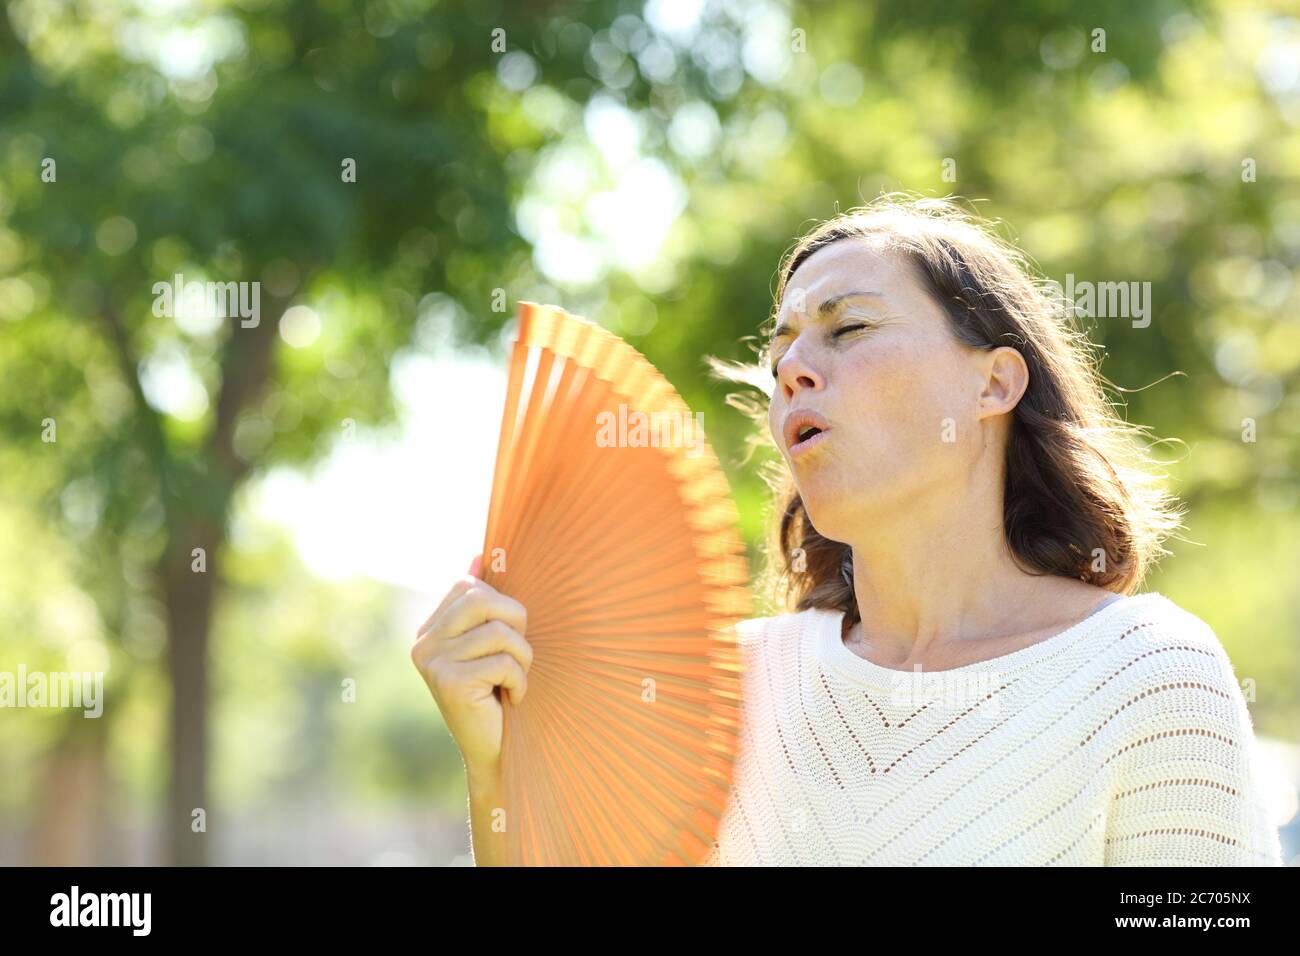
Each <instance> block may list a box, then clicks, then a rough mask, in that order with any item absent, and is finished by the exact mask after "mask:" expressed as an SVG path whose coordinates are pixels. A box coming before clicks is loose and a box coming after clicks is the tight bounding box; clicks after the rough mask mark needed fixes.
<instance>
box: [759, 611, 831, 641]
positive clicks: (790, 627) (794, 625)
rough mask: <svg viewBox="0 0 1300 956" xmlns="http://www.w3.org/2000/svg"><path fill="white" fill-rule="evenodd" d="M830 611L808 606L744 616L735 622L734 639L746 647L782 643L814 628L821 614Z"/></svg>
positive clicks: (822, 618) (821, 618)
mask: <svg viewBox="0 0 1300 956" xmlns="http://www.w3.org/2000/svg"><path fill="white" fill-rule="evenodd" d="M830 613H832V612H830V611H825V610H822V609H821V608H809V609H808V610H806V611H794V612H791V613H789V614H773V615H769V616H767V617H751V618H746V619H745V620H743V621H740V622H738V623H737V624H736V639H737V642H738V643H739V644H740V645H741V646H743V647H747V648H758V647H762V646H765V645H770V644H777V643H783V642H785V641H788V640H791V639H794V638H797V637H798V635H800V634H803V633H805V632H807V631H809V630H810V629H812V628H815V627H816V626H817V624H818V623H819V622H820V621H821V620H824V617H823V616H824V615H826V614H830ZM836 613H837V612H836Z"/></svg>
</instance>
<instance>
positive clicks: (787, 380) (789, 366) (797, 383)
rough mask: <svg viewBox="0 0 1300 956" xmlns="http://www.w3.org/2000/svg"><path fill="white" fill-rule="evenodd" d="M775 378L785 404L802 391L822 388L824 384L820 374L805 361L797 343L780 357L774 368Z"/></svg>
mask: <svg viewBox="0 0 1300 956" xmlns="http://www.w3.org/2000/svg"><path fill="white" fill-rule="evenodd" d="M776 377H777V383H778V385H779V386H780V388H781V394H782V396H783V397H784V398H785V400H786V402H789V401H790V400H791V399H792V398H794V397H795V395H796V394H798V393H799V392H800V391H802V390H804V389H809V388H823V387H824V386H825V384H826V383H825V381H824V380H823V378H822V376H821V373H819V372H818V371H817V370H816V369H815V368H814V367H813V366H812V364H811V363H810V362H808V361H807V360H805V358H804V356H803V350H802V349H801V348H800V347H799V343H798V342H796V343H795V344H794V345H792V346H790V348H788V349H786V353H785V354H784V355H782V356H781V361H780V362H778V363H777V366H776Z"/></svg>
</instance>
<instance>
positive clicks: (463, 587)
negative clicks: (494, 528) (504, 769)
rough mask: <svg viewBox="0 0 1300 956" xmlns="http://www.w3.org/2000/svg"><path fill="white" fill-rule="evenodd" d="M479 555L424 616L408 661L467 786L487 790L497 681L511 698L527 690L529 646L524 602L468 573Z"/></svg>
mask: <svg viewBox="0 0 1300 956" xmlns="http://www.w3.org/2000/svg"><path fill="white" fill-rule="evenodd" d="M481 562H482V556H481V555H480V556H479V557H476V558H475V559H474V560H473V561H472V562H470V569H469V574H467V575H466V576H464V577H462V578H461V579H460V580H458V581H456V583H455V584H453V585H452V586H451V590H450V591H448V592H447V596H446V597H444V598H443V599H442V603H441V604H440V605H438V609H437V610H436V611H434V612H433V614H432V615H430V616H429V619H428V620H427V621H425V622H424V624H423V626H421V628H420V630H419V634H418V636H417V637H416V641H415V646H414V647H412V648H411V661H412V662H413V663H414V664H415V666H416V669H417V670H419V672H420V675H421V676H422V677H423V678H424V682H425V683H426V684H427V685H428V686H429V691H430V692H431V693H432V694H433V699H434V701H435V702H436V703H437V705H438V710H439V711H441V713H442V718H443V720H444V721H445V722H446V724H447V729H448V730H450V731H451V736H452V738H453V739H454V740H455V741H456V746H457V747H459V748H460V754H461V759H462V760H464V762H465V772H466V775H467V776H468V778H469V782H470V786H471V790H473V789H474V788H475V787H476V786H477V787H478V788H479V789H480V790H481V791H483V792H485V793H495V792H496V789H497V787H498V785H499V780H500V769H501V736H502V727H503V716H502V706H501V698H500V696H499V694H498V691H497V688H498V687H504V688H505V689H506V691H508V692H509V693H510V700H511V701H512V702H513V703H515V704H518V703H519V702H520V701H522V700H523V699H524V695H525V694H526V693H527V691H528V669H529V668H530V667H531V666H532V663H533V649H532V647H531V646H530V645H529V643H528V642H527V641H526V640H524V632H525V629H526V627H527V623H528V615H527V612H526V611H525V610H524V606H523V605H522V604H520V603H519V602H518V601H516V600H515V599H514V598H510V597H506V595H504V594H501V593H500V592H499V591H497V590H496V589H495V588H493V587H492V586H491V585H489V584H486V583H485V582H483V581H481V580H479V579H478V577H476V575H477V574H478V572H479V569H480V567H481Z"/></svg>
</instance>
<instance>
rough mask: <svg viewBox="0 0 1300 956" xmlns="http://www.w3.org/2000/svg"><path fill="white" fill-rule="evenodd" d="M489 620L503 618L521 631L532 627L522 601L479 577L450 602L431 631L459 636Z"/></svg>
mask: <svg viewBox="0 0 1300 956" xmlns="http://www.w3.org/2000/svg"><path fill="white" fill-rule="evenodd" d="M488 621H501V622H503V623H505V624H507V625H508V626H510V627H511V628H513V629H514V630H516V631H518V632H519V633H520V634H525V633H527V630H528V614H527V612H526V611H525V610H524V606H523V605H522V604H520V603H519V602H518V601H516V600H515V599H514V598H512V597H508V596H506V595H504V594H502V593H501V592H500V591H498V590H496V588H494V587H492V586H491V585H489V584H484V583H483V582H482V581H478V582H476V583H475V584H473V585H471V586H470V587H469V588H467V589H466V590H464V591H463V592H461V594H460V596H459V597H457V598H456V599H455V600H453V601H452V602H451V603H450V604H448V605H447V607H446V609H445V610H444V611H443V612H442V615H441V616H440V617H439V618H438V620H436V621H434V622H433V623H432V625H431V628H430V630H429V632H428V633H430V634H437V635H438V636H440V637H442V638H452V637H459V636H460V635H462V634H464V633H465V632H466V631H468V630H470V629H471V628H474V627H478V626H479V625H480V624H486V623H487V622H488Z"/></svg>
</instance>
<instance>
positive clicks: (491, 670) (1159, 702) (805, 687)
mask: <svg viewBox="0 0 1300 956" xmlns="http://www.w3.org/2000/svg"><path fill="white" fill-rule="evenodd" d="M774 318H775V319H776V327H775V329H774V330H773V332H772V334H771V336H770V339H769V340H768V341H767V343H766V346H765V349H764V353H765V354H764V361H763V362H762V363H761V365H762V366H764V370H763V373H762V374H763V375H765V376H770V378H768V381H769V382H770V383H771V385H770V398H769V400H768V401H767V402H765V403H762V404H761V405H759V406H754V405H750V406H748V408H749V410H751V411H763V412H765V414H766V416H767V424H768V428H769V430H770V433H771V436H772V438H773V440H774V441H775V443H776V445H777V447H778V448H779V449H780V452H781V455H782V457H783V459H784V463H785V466H786V468H785V469H784V474H783V480H782V482H781V485H780V486H779V487H778V489H777V493H778V499H777V507H776V509H775V514H776V517H777V521H778V524H777V528H776V534H775V536H774V544H775V547H774V549H773V551H774V554H775V556H776V560H775V561H773V562H770V564H771V567H770V573H769V575H768V577H767V583H768V584H770V585H773V586H777V587H782V586H783V589H784V593H785V596H786V599H787V606H788V607H789V608H790V612H789V613H786V614H780V615H776V616H771V617H765V618H758V619H754V620H750V621H746V622H743V623H742V624H741V625H740V627H739V628H738V634H739V637H740V640H741V643H742V646H743V648H744V653H745V663H746V669H745V684H744V687H745V695H744V714H743V720H742V737H741V746H740V753H739V755H738V760H737V765H736V774H735V779H734V782H733V786H732V791H731V795H730V799H729V801H728V804H727V807H726V812H725V814H724V817H723V820H722V823H721V826H720V830H719V835H718V840H717V843H716V844H715V846H714V848H713V850H712V851H711V853H710V855H709V858H708V859H707V861H706V862H707V863H709V864H722V865H735V864H740V865H801V864H803V865H807V864H812V865H829V864H847V865H900V864H906V865H912V864H919V865H1030V866H1043V865H1110V866H1126V865H1129V866H1131V865H1207V866H1234V865H1279V864H1280V862H1281V859H1280V857H1281V854H1280V847H1279V842H1278V834H1277V831H1276V829H1275V828H1274V827H1273V826H1272V825H1271V823H1270V821H1269V818H1268V813H1267V810H1266V808H1265V806H1264V802H1263V798H1262V789H1261V785H1260V780H1259V759H1258V757H1257V755H1256V749H1255V740H1254V734H1253V729H1252V725H1251V719H1250V716H1249V713H1248V711H1247V709H1246V704H1245V700H1244V697H1243V695H1242V693H1241V691H1240V689H1239V687H1238V684H1237V680H1236V677H1235V675H1234V673H1233V668H1232V665H1231V663H1230V661H1229V659H1228V657H1227V655H1226V654H1225V652H1224V650H1223V648H1222V646H1221V644H1220V643H1219V641H1218V639H1217V638H1216V636H1215V635H1214V633H1213V631H1212V630H1211V629H1210V628H1209V627H1208V626H1207V625H1206V624H1205V623H1204V622H1202V621H1201V620H1200V619H1198V618H1197V617H1195V616H1194V615H1192V614H1190V613H1189V612H1187V611H1185V610H1183V609H1181V608H1179V607H1178V606H1177V605H1175V604H1173V603H1172V602H1171V601H1169V600H1168V599H1167V598H1165V597H1163V596H1162V595H1160V594H1157V593H1146V594H1137V593H1135V592H1137V590H1138V588H1139V586H1140V584H1141V582H1142V579H1143V577H1144V575H1145V573H1146V571H1147V570H1148V568H1149V567H1150V565H1151V563H1152V561H1153V560H1154V559H1155V558H1156V557H1157V556H1158V555H1160V554H1162V553H1164V552H1163V549H1162V546H1161V542H1162V540H1163V539H1164V538H1166V537H1167V536H1168V535H1169V534H1170V533H1172V532H1173V531H1174V530H1175V529H1176V528H1177V526H1178V516H1177V515H1176V514H1175V513H1174V511H1173V507H1172V502H1171V501H1170V499H1169V498H1168V497H1167V496H1166V495H1165V494H1164V493H1163V492H1162V491H1160V490H1159V488H1158V486H1157V479H1158V477H1159V476H1158V475H1157V474H1156V473H1155V472H1154V470H1153V469H1152V468H1151V463H1150V461H1149V459H1148V458H1146V456H1145V454H1144V453H1142V452H1141V451H1140V450H1139V446H1138V445H1137V444H1135V443H1134V442H1133V438H1134V437H1135V436H1138V435H1140V434H1141V432H1140V430H1138V429H1134V428H1131V427H1129V426H1126V425H1124V424H1123V423H1122V422H1120V421H1119V420H1118V419H1116V418H1114V417H1113V416H1112V415H1111V414H1110V413H1109V410H1108V405H1107V402H1106V399H1105V396H1104V393H1103V390H1102V386H1101V379H1100V375H1099V373H1098V371H1097V368H1096V365H1095V363H1094V361H1093V359H1092V357H1091V354H1090V352H1089V351H1088V347H1087V343H1086V341H1085V340H1084V339H1083V338H1082V337H1081V336H1079V335H1078V334H1076V333H1073V332H1071V331H1070V330H1069V328H1068V324H1067V323H1066V322H1065V321H1064V319H1063V316H1062V314H1061V310H1060V308H1059V304H1057V303H1054V302H1053V301H1052V300H1051V299H1050V297H1048V296H1047V295H1045V294H1044V293H1043V292H1042V291H1041V290H1040V289H1039V287H1038V286H1037V285H1036V284H1035V283H1034V281H1033V280H1032V279H1031V273H1030V270H1029V268H1028V267H1027V265H1026V263H1025V261H1024V260H1023V258H1022V257H1020V256H1019V255H1018V254H1017V252H1016V251H1015V249H1014V248H1013V247H1011V246H1010V245H1008V244H1006V243H1004V242H1002V241H1001V240H1000V239H998V238H997V237H996V235H995V234H994V233H993V232H992V230H991V229H990V228H989V227H988V226H987V225H986V224H985V223H983V222H981V221H979V220H978V219H976V218H974V217H971V216H968V215H966V214H965V213H963V212H962V210H961V209H960V208H959V207H957V206H955V205H953V204H951V203H949V202H946V201H941V200H917V199H908V198H897V197H884V198H882V199H881V200H879V201H877V202H876V203H873V204H871V205H869V206H867V207H864V208H862V209H858V210H854V211H852V212H850V213H846V214H843V215H841V216H838V217H837V218H835V219H833V220H831V221H829V222H826V223H823V224H822V225H820V226H818V227H817V228H816V229H814V230H813V231H812V232H811V233H810V234H809V235H807V236H806V237H804V238H803V239H802V240H801V241H800V242H799V243H798V244H797V245H796V246H795V247H794V249H792V250H791V252H790V253H789V254H788V255H787V257H786V258H785V260H784V262H783V263H782V266H781V269H780V273H779V280H778V286H777V294H776V309H775V315H774ZM713 364H714V367H715V369H717V370H719V371H720V372H721V373H722V374H724V375H725V376H727V377H729V378H732V379H735V380H740V381H750V382H753V381H754V378H753V369H752V368H751V367H745V366H734V365H726V364H724V363H718V362H714V363H713ZM765 390H767V389H765ZM762 405H765V406H766V408H765V409H764V408H762ZM476 570H477V568H476V567H472V568H471V574H470V576H467V577H466V578H463V579H462V580H461V581H459V582H457V583H456V584H455V585H453V587H452V589H451V591H450V592H449V594H448V595H447V598H446V599H445V600H444V601H443V603H442V606H441V607H440V608H439V609H438V611H436V612H435V613H434V615H433V616H432V617H431V618H430V619H429V621H428V622H426V624H425V626H424V627H423V628H422V629H421V632H420V635H421V636H420V637H419V638H418V641H417V643H416V646H415V649H414V650H413V652H412V657H413V659H414V661H415V663H416V665H417V667H419V668H420V670H421V673H422V674H424V676H425V679H426V681H427V682H428V684H429V687H430V689H431V690H432V692H433V695H434V697H435V699H436V700H437V702H438V705H439V707H440V708H441V710H442V712H443V714H444V717H445V719H446V721H447V724H448V727H449V729H450V730H451V732H452V734H453V736H454V737H455V739H456V741H457V743H458V745H459V746H460V748H461V751H462V754H463V756H464V759H465V764H466V770H467V774H468V779H469V786H470V795H471V826H472V832H473V843H474V853H475V858H476V860H477V861H478V862H479V863H480V864H485V863H494V862H499V861H500V860H501V858H502V856H501V852H500V846H499V845H498V844H499V840H495V839H494V838H493V834H492V828H491V821H492V811H493V809H494V808H495V807H496V806H497V805H498V794H499V755H500V738H501V707H500V704H499V702H498V701H497V699H496V698H495V697H494V694H493V688H494V687H496V686H498V685H501V686H503V687H504V688H505V690H506V691H508V692H509V693H510V694H511V695H512V699H516V700H517V699H519V698H521V697H522V696H523V694H524V693H525V691H526V686H527V670H528V667H529V664H530V661H531V657H530V654H531V652H530V650H529V648H528V644H527V641H526V640H525V639H524V636H523V635H524V633H525V629H526V615H525V610H524V609H523V608H522V607H520V606H519V605H518V604H517V602H514V601H513V600H511V599H510V598H508V597H505V596H504V595H501V594H499V593H497V592H495V591H494V590H492V589H491V588H489V587H488V586H486V585H485V584H483V582H481V581H478V580H477V579H476V578H474V577H473V574H474V573H475V571H476Z"/></svg>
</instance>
